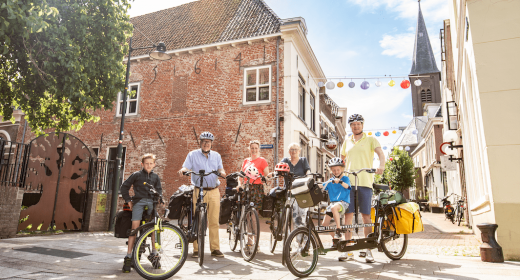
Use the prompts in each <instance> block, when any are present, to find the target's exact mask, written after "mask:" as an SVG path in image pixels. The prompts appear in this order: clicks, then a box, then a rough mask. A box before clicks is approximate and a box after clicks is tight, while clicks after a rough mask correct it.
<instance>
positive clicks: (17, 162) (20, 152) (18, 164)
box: [14, 120, 27, 187]
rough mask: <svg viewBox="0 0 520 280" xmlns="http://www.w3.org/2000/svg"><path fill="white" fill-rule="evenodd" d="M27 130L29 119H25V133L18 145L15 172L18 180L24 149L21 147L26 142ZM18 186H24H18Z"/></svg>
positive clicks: (15, 177)
mask: <svg viewBox="0 0 520 280" xmlns="http://www.w3.org/2000/svg"><path fill="white" fill-rule="evenodd" d="M25 131H27V120H25V121H24V124H23V134H22V142H21V144H19V145H18V160H17V161H16V167H15V170H16V172H15V174H14V179H15V180H16V179H17V178H18V172H19V169H20V160H21V158H22V151H21V149H20V148H21V147H23V144H24V142H25ZM18 187H23V186H20V185H19V186H18Z"/></svg>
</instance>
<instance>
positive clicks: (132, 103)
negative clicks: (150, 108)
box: [117, 84, 140, 116]
mask: <svg viewBox="0 0 520 280" xmlns="http://www.w3.org/2000/svg"><path fill="white" fill-rule="evenodd" d="M128 89H129V90H128V95H127V96H126V112H125V114H126V115H137V107H138V105H139V90H140V84H130V85H128ZM123 95H124V92H120V93H119V94H118V95H117V116H121V115H122V114H123V99H124V97H123Z"/></svg>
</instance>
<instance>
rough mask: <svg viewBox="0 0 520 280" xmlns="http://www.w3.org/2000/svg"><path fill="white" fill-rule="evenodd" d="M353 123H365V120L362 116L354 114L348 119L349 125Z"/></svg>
mask: <svg viewBox="0 0 520 280" xmlns="http://www.w3.org/2000/svg"><path fill="white" fill-rule="evenodd" d="M353 122H361V123H364V122H365V119H363V116H361V115H360V114H354V115H352V116H350V117H349V118H348V124H351V123H353Z"/></svg>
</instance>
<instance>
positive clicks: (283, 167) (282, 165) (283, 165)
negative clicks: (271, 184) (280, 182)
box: [274, 162, 291, 172]
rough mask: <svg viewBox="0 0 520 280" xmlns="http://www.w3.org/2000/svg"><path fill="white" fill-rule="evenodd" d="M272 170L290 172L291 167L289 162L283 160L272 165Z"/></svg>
mask: <svg viewBox="0 0 520 280" xmlns="http://www.w3.org/2000/svg"><path fill="white" fill-rule="evenodd" d="M274 171H276V172H291V168H290V167H289V164H287V163H285V162H280V163H278V164H277V165H276V166H275V167H274Z"/></svg>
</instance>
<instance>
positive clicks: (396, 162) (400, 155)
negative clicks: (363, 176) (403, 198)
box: [375, 149, 416, 191]
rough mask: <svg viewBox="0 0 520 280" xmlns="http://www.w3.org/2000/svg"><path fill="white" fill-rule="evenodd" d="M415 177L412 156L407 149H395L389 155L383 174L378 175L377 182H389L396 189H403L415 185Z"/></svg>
mask: <svg viewBox="0 0 520 280" xmlns="http://www.w3.org/2000/svg"><path fill="white" fill-rule="evenodd" d="M390 158H392V160H390ZM415 177H416V171H415V169H414V163H413V160H412V158H410V156H409V155H408V153H407V152H406V151H403V150H399V149H394V150H393V151H392V152H391V153H390V154H389V155H388V159H387V161H386V163H385V171H384V173H383V175H382V176H380V175H376V178H375V180H376V182H377V183H381V184H389V185H390V186H392V189H394V190H398V191H403V190H406V189H409V188H411V187H413V185H414V181H415Z"/></svg>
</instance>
